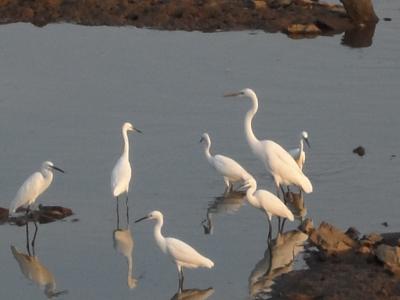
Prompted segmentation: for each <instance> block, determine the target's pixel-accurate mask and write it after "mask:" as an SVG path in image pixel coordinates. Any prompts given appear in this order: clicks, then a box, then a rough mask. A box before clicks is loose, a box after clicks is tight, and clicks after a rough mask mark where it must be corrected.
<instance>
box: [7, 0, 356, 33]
mask: <svg viewBox="0 0 400 300" xmlns="http://www.w3.org/2000/svg"><path fill="white" fill-rule="evenodd" d="M0 22H1V23H3V24H5V23H14V22H30V23H32V24H35V25H37V26H45V25H46V24H49V23H60V22H68V23H75V24H82V25H109V26H123V25H132V26H136V27H147V28H155V29H163V30H185V31H192V30H197V31H204V32H214V31H219V30H223V31H228V30H243V29H260V30H264V31H267V32H278V31H281V32H285V33H287V34H289V35H295V36H298V35H303V34H307V35H319V34H336V33H341V32H344V31H345V30H349V29H351V28H354V27H355V25H354V23H352V21H351V19H350V18H349V16H348V15H347V13H346V11H345V9H344V8H343V6H342V5H333V4H327V3H319V2H317V1H311V0H169V1H168V0H86V1H82V0H35V1H26V0H0Z"/></svg>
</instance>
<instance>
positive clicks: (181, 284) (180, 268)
mask: <svg viewBox="0 0 400 300" xmlns="http://www.w3.org/2000/svg"><path fill="white" fill-rule="evenodd" d="M178 279H179V286H178V294H180V293H182V289H183V272H182V267H180V266H178Z"/></svg>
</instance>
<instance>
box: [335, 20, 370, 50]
mask: <svg viewBox="0 0 400 300" xmlns="http://www.w3.org/2000/svg"><path fill="white" fill-rule="evenodd" d="M374 34H375V23H372V24H368V25H367V26H362V27H354V28H351V29H349V30H346V31H345V33H344V36H343V38H342V44H343V45H346V46H349V47H351V48H366V47H370V46H371V45H372V39H373V37H374Z"/></svg>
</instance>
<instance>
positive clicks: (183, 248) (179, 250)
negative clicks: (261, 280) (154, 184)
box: [135, 210, 214, 291]
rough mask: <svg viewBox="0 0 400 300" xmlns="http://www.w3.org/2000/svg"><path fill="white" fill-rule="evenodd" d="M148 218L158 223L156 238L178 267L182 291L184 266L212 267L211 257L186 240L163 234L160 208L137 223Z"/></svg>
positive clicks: (155, 231)
mask: <svg viewBox="0 0 400 300" xmlns="http://www.w3.org/2000/svg"><path fill="white" fill-rule="evenodd" d="M146 219H149V220H153V219H154V220H156V221H157V222H156V225H155V226H154V238H155V240H156V242H157V245H158V247H160V249H161V251H162V252H164V253H165V254H168V255H169V256H170V257H171V259H172V260H173V261H174V263H175V264H176V267H177V268H178V277H179V290H180V291H182V287H183V267H185V268H190V269H195V268H198V267H204V268H209V269H211V268H212V267H213V266H214V263H213V262H212V261H211V260H210V259H208V258H207V257H205V256H203V255H201V254H200V253H198V252H197V251H196V250H195V249H193V248H192V247H191V246H189V245H188V244H186V243H185V242H182V241H181V240H178V239H175V238H173V237H164V236H163V235H162V233H161V228H162V226H163V223H164V217H163V214H162V213H161V212H159V211H158V210H155V211H152V212H151V213H149V214H148V215H147V216H145V217H143V218H140V219H138V220H136V221H135V223H137V222H140V221H142V220H146Z"/></svg>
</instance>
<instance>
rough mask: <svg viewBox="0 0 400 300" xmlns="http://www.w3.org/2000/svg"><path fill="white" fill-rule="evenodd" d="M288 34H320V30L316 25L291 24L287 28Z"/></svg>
mask: <svg viewBox="0 0 400 300" xmlns="http://www.w3.org/2000/svg"><path fill="white" fill-rule="evenodd" d="M287 32H288V33H290V34H319V33H321V29H319V28H318V27H317V26H316V25H315V24H291V25H289V27H288V28H287Z"/></svg>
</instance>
